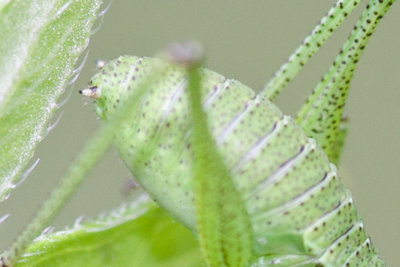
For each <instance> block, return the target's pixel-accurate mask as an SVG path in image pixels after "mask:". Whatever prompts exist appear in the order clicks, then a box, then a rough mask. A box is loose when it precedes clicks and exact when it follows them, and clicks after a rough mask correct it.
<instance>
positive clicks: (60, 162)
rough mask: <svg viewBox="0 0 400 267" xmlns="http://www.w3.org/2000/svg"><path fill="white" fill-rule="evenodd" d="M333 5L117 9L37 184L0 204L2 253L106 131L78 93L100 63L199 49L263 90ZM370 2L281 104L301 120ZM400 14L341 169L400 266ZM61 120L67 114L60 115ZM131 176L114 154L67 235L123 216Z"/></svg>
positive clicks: (377, 44) (96, 39) (361, 89)
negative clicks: (178, 45)
mask: <svg viewBox="0 0 400 267" xmlns="http://www.w3.org/2000/svg"><path fill="white" fill-rule="evenodd" d="M332 3H333V1H320V0H297V1H283V0H269V1H266V0H253V1H239V0H235V1H232V0H217V1H216V0H206V1H194V0H180V1H178V0H173V1H172V0H169V1H166V0H157V1H156V0H135V1H131V0H129V1H128V0H126V1H122V0H120V1H114V2H113V3H112V5H111V8H110V10H109V11H108V13H107V14H106V15H105V20H104V23H103V25H102V27H101V28H100V30H99V31H98V32H97V33H96V34H95V35H94V36H93V38H92V39H91V42H90V45H89V56H88V60H87V62H86V65H85V67H84V69H83V71H82V73H81V76H80V78H79V79H78V80H77V82H76V83H75V86H74V88H72V89H71V88H69V89H68V91H70V90H73V91H72V96H71V99H70V100H69V102H68V103H67V104H66V105H65V106H64V107H63V108H62V109H61V110H62V111H64V116H63V118H62V120H61V121H60V123H59V124H58V126H57V127H56V129H55V130H54V131H52V132H51V133H50V135H49V136H48V137H47V138H46V139H45V140H44V141H43V142H42V143H41V144H40V145H39V147H38V150H37V153H36V155H35V158H37V157H40V159H41V160H40V163H39V165H38V166H37V167H36V169H35V170H34V171H33V173H32V174H31V176H30V177H29V178H28V180H27V181H26V182H25V183H24V184H23V185H22V186H21V187H20V188H18V189H17V190H16V191H15V192H13V194H12V195H11V197H10V199H9V200H8V201H6V202H4V203H1V204H0V215H1V214H5V213H11V216H10V218H9V219H8V220H7V221H6V222H5V223H3V224H1V225H0V250H3V249H4V248H5V247H6V246H7V244H9V242H11V240H12V239H13V238H14V237H15V236H16V235H17V233H18V232H20V231H21V229H22V227H23V225H24V224H26V223H27V221H28V220H29V219H30V218H31V217H32V215H33V212H34V211H35V210H36V209H37V208H38V206H39V204H40V203H41V202H42V201H43V200H44V199H45V198H46V196H47V194H48V193H49V192H50V190H51V188H53V187H54V186H55V185H56V183H57V181H58V179H59V178H61V177H62V175H63V174H64V172H65V170H66V169H67V167H68V166H69V165H70V163H71V162H72V159H73V158H74V157H75V156H76V155H77V153H78V152H79V150H80V148H81V147H82V145H83V144H84V143H85V141H86V140H88V139H89V138H90V136H91V134H92V133H93V131H94V129H96V128H97V127H98V126H99V122H98V120H97V119H96V116H95V114H94V112H93V108H92V105H91V102H90V101H87V100H84V99H83V98H82V97H81V96H80V95H79V94H77V90H78V89H81V88H83V87H85V85H86V83H87V82H88V81H89V79H90V76H91V75H92V74H93V73H94V72H95V67H94V61H95V59H99V58H100V59H111V58H114V57H117V56H119V55H121V54H131V55H148V56H151V55H153V54H155V52H156V51H157V50H158V49H159V48H161V47H162V46H163V45H164V44H165V43H167V42H169V41H175V40H184V39H195V40H198V41H200V42H201V43H202V44H204V47H205V50H206V53H207V66H208V67H209V68H211V69H213V70H215V71H218V72H220V73H222V74H224V75H225V76H227V77H232V78H236V79H238V80H240V81H242V82H244V83H245V84H248V85H249V86H251V87H253V88H255V89H257V88H260V87H261V86H262V85H263V83H264V82H265V81H267V80H268V79H269V78H270V76H271V75H272V73H273V72H274V71H275V70H277V68H278V67H279V66H280V64H281V63H282V62H283V61H284V60H285V59H286V57H287V56H289V54H290V53H291V52H292V51H293V50H294V49H295V48H296V47H297V45H298V44H299V43H300V41H301V40H302V39H303V38H304V37H305V36H306V34H307V33H309V32H310V30H311V29H312V28H313V27H314V25H315V24H316V22H317V21H318V20H319V19H320V18H321V17H322V15H323V14H325V13H326V11H327V10H328V9H329V8H330V7H331V5H332ZM365 4H366V2H364V3H362V4H361V6H360V7H359V8H358V9H357V10H356V12H355V13H354V14H352V16H351V17H350V19H349V20H348V21H347V22H346V23H345V24H344V25H343V26H342V27H341V28H340V31H339V32H337V33H335V34H334V35H333V37H332V38H331V39H330V40H329V41H328V43H327V45H326V46H324V48H323V49H321V51H320V52H319V53H318V54H317V55H316V57H315V58H314V59H313V60H312V61H311V62H310V64H308V65H307V66H306V68H305V69H304V71H303V72H301V74H300V76H299V77H298V78H296V79H295V80H294V82H293V83H292V84H291V86H290V87H289V88H288V89H287V90H286V91H285V92H284V93H283V94H282V96H281V97H280V98H279V99H278V101H277V103H278V106H280V107H281V108H282V109H283V110H284V111H285V112H286V113H289V114H293V113H294V112H295V111H296V110H297V109H298V108H299V107H300V105H301V103H302V102H303V100H304V99H305V97H306V95H307V94H308V92H310V90H311V89H312V88H313V86H314V85H315V84H316V82H317V81H318V80H319V79H320V77H321V75H322V73H323V72H324V71H325V70H326V69H327V68H328V67H329V65H330V64H331V62H332V61H333V59H334V57H335V55H336V53H337V52H338V50H339V47H340V46H341V43H342V42H343V41H344V39H345V37H346V36H347V35H348V33H349V31H350V29H351V26H352V24H353V23H354V22H355V20H356V19H357V18H358V15H359V14H360V12H361V10H362V9H363V8H364V6H365ZM399 23H400V5H399V3H396V4H395V5H394V7H393V8H392V10H391V11H390V12H389V14H388V16H387V17H386V18H385V19H384V20H383V22H382V23H381V24H380V25H379V27H378V29H377V33H376V34H375V36H373V37H372V40H371V42H370V45H369V46H368V47H367V49H366V50H365V54H364V57H363V58H362V60H360V62H359V67H358V69H357V71H356V73H355V78H354V80H353V82H352V89H351V93H350V99H349V102H348V106H347V109H346V113H347V114H348V115H349V116H350V120H351V122H350V132H349V136H348V139H347V144H346V148H345V151H344V155H343V160H342V163H341V164H340V166H339V173H340V174H341V176H342V178H343V180H344V183H345V184H346V185H347V186H348V187H349V188H350V189H351V191H352V192H353V196H354V201H355V203H356V206H357V207H358V210H359V212H360V214H361V216H362V217H363V218H364V221H365V225H366V228H367V231H368V233H369V234H370V235H371V236H372V240H373V242H374V243H375V245H376V246H377V247H378V249H379V251H380V252H381V254H382V255H383V257H384V258H385V259H386V260H387V262H388V263H389V264H390V265H392V266H396V263H399V262H400V255H399V253H398V247H399V246H398V240H400V230H399V225H400V208H399V202H400V197H399V193H398V189H399V187H400V182H399V179H398V167H399V165H400V164H399V163H400V162H399V152H400V141H399V139H398V136H399V134H400V126H399V125H400V119H399V117H400V108H399V107H398V103H399V99H400V92H399V87H400V86H399V84H400V75H399V69H400V68H399V66H398V64H399V62H400V50H399V49H398V48H399V47H400V34H399V33H400V30H399V27H398V25H399ZM59 113H60V112H59ZM128 177H129V172H128V171H127V170H126V169H125V167H124V166H123V164H122V163H121V161H120V160H119V158H118V156H117V154H116V152H115V151H113V150H111V151H110V152H109V153H108V154H107V155H106V156H105V157H104V159H103V160H102V161H101V162H100V163H99V164H98V166H97V167H96V169H95V170H94V171H93V172H92V173H91V175H90V178H89V179H87V181H86V182H85V183H84V185H83V186H82V188H81V189H80V190H79V192H78V193H77V194H76V196H75V197H74V199H73V200H72V201H71V202H70V203H69V204H68V205H67V207H66V208H65V209H64V210H63V212H62V213H61V214H60V215H59V216H58V217H57V220H56V221H55V222H54V224H53V225H56V226H58V227H60V226H63V225H66V224H71V223H73V221H74V219H75V218H77V217H78V216H79V215H81V214H85V215H88V216H89V217H95V216H97V214H99V213H100V212H102V211H107V210H110V209H111V208H113V207H116V206H118V205H119V204H120V203H121V202H122V201H123V197H122V196H121V194H120V187H121V185H122V183H123V182H124V181H125V180H126V179H127V178H128Z"/></svg>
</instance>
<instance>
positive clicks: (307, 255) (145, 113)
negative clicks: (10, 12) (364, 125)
mask: <svg viewBox="0 0 400 267" xmlns="http://www.w3.org/2000/svg"><path fill="white" fill-rule="evenodd" d="M155 66H163V69H165V71H164V72H163V73H162V75H161V76H160V77H159V78H158V79H157V80H156V81H154V83H153V84H152V86H151V88H149V89H148V90H147V91H146V93H145V94H144V96H142V99H141V104H140V105H139V106H138V107H137V108H136V109H135V112H134V114H132V115H131V116H129V118H128V119H126V121H125V122H124V124H123V127H122V128H121V129H120V130H118V131H117V133H116V136H115V144H116V146H117V148H118V151H119V153H120V155H121V157H122V159H123V161H124V162H125V164H126V165H127V166H128V168H129V169H130V170H131V172H132V173H133V175H134V177H135V179H136V180H137V181H138V182H139V183H140V184H141V185H142V187H143V188H144V189H145V190H146V191H147V192H148V193H149V194H150V195H151V196H152V198H153V199H154V200H155V201H156V202H157V203H159V204H160V205H161V206H163V207H164V208H165V209H167V210H168V211H169V212H170V213H171V215H172V216H173V217H174V218H176V220H178V221H180V222H181V223H183V224H184V225H186V226H187V227H188V228H190V229H192V230H193V231H196V210H195V204H194V199H195V196H194V190H193V177H192V161H193V160H194V157H193V150H192V147H191V142H192V140H191V139H192V129H193V128H192V122H191V119H190V115H189V104H188V96H187V92H186V84H187V77H186V72H185V70H184V69H183V68H181V67H177V66H174V65H169V64H168V63H164V62H162V61H161V60H158V59H153V58H139V57H131V56H123V57H120V58H118V59H115V60H112V61H110V62H109V63H107V64H106V65H105V66H104V67H103V68H102V70H101V71H100V72H99V73H98V74H96V75H95V76H94V77H93V79H92V81H91V89H87V90H90V93H91V96H92V97H94V98H97V101H96V104H95V106H96V111H97V114H98V115H99V117H100V118H101V119H103V120H105V121H107V120H108V119H110V118H111V117H112V115H113V114H114V113H115V111H116V110H117V108H118V106H119V104H120V103H123V102H124V101H125V96H126V94H127V93H128V92H129V91H131V90H132V92H134V90H137V87H138V85H140V83H141V81H143V80H145V79H147V77H149V76H151V75H153V74H154V73H152V70H154V67H155ZM201 75H202V81H203V82H202V86H201V90H202V92H201V93H202V96H203V98H202V104H203V109H204V112H205V114H206V117H207V122H208V125H209V129H210V132H211V133H212V135H213V137H214V140H215V142H216V144H217V147H218V150H219V152H220V154H221V155H222V158H223V161H224V163H225V165H226V166H227V168H228V169H229V170H230V172H231V175H232V179H233V182H234V185H235V188H236V189H237V191H238V192H239V194H240V197H241V199H242V200H243V202H244V206H245V209H246V212H247V213H248V215H249V218H250V222H251V228H252V230H253V236H254V240H253V251H254V254H255V255H256V256H257V260H255V262H254V265H253V266H269V265H274V266H287V265H291V264H298V265H296V266H314V265H317V264H321V265H324V266H340V265H345V266H355V265H356V266H383V265H384V263H383V261H382V259H381V258H380V257H379V256H378V255H377V254H376V252H375V249H374V248H373V246H372V244H371V241H370V239H369V238H368V236H367V235H366V233H365V232H364V228H363V223H362V220H361V219H360V217H359V216H358V215H357V212H356V210H355V208H354V205H353V202H352V198H351V194H350V192H349V191H348V190H347V189H346V188H345V187H344V186H343V184H342V182H341V181H340V179H339V177H338V176H337V172H336V167H335V166H334V165H333V164H331V163H330V162H329V160H328V158H327V156H326V155H325V153H324V152H323V150H322V149H321V148H320V147H319V146H318V144H317V143H316V142H315V140H314V139H312V138H308V137H307V136H306V134H305V133H304V132H303V130H302V128H301V127H300V126H298V125H297V124H296V122H295V121H294V119H292V118H291V117H289V116H286V115H283V114H282V112H281V111H280V110H279V108H277V107H276V106H275V105H274V104H273V103H271V102H270V101H269V100H267V99H265V98H264V97H262V96H260V95H257V94H256V93H255V92H254V91H253V90H252V89H250V88H249V87H247V86H245V85H243V84H242V83H240V82H238V81H236V80H232V79H226V78H225V77H223V76H222V75H220V74H217V73H215V72H213V71H210V70H207V69H201ZM86 95H88V92H86Z"/></svg>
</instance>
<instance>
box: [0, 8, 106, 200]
mask: <svg viewBox="0 0 400 267" xmlns="http://www.w3.org/2000/svg"><path fill="white" fill-rule="evenodd" d="M100 4H101V1H100V0H81V1H78V0H74V1H73V0H63V1H58V0H14V1H8V2H2V3H1V4H0V40H1V42H0V201H2V200H4V198H5V197H6V196H7V194H8V193H9V191H10V190H11V189H12V188H13V187H15V185H14V184H15V183H16V181H17V180H18V177H19V175H20V173H21V171H22V170H23V168H24V167H25V166H26V164H27V162H28V161H29V160H30V159H31V158H32V156H33V153H34V150H35V147H36V146H37V144H38V142H40V141H41V140H42V139H43V137H44V136H45V135H46V134H47V131H46V130H47V125H48V121H49V119H50V118H51V116H52V115H53V114H54V112H55V111H56V109H57V102H56V101H57V99H58V98H59V96H60V95H61V94H62V93H63V91H64V88H65V86H66V84H67V82H68V79H69V78H70V77H71V75H72V74H73V67H74V64H75V63H76V61H77V59H78V57H79V55H80V54H81V52H82V51H83V50H84V49H85V48H86V45H87V43H88V38H89V36H90V30H91V27H92V25H93V23H94V21H95V19H96V16H97V11H98V9H99V6H100Z"/></svg>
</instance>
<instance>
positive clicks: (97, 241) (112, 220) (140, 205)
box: [16, 194, 204, 267]
mask: <svg viewBox="0 0 400 267" xmlns="http://www.w3.org/2000/svg"><path fill="white" fill-rule="evenodd" d="M203 264H204V263H203V259H202V256H201V253H200V250H199V248H198V244H197V241H196V239H195V237H194V235H193V234H192V233H191V232H190V231H189V230H187V229H186V228H184V227H183V226H182V225H180V224H179V223H176V222H174V221H173V220H172V219H171V218H170V217H169V216H168V215H167V213H166V212H165V211H163V210H162V209H160V208H158V207H156V206H155V205H154V204H153V202H152V201H150V200H149V198H148V197H147V196H146V195H144V194H143V195H141V196H139V197H138V198H137V199H136V200H135V201H134V202H132V203H130V204H128V205H125V206H123V207H121V208H120V209H119V210H117V211H115V212H113V213H111V214H110V215H107V216H105V217H103V218H102V219H98V220H96V221H93V222H88V223H82V224H79V223H77V224H76V225H75V226H74V227H73V228H72V229H69V230H64V231H60V232H56V233H54V234H49V235H42V236H40V237H39V238H37V239H36V241H35V242H34V243H33V244H32V245H31V246H30V247H29V248H28V250H27V253H26V254H25V255H24V257H23V258H22V259H21V260H20V262H19V263H18V264H17V265H16V266H18V267H22V266H30V267H34V266H49V267H51V266H57V267H59V266H87V267H90V266H109V267H111V266H153V267H168V266H171V267H172V266H203Z"/></svg>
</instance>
